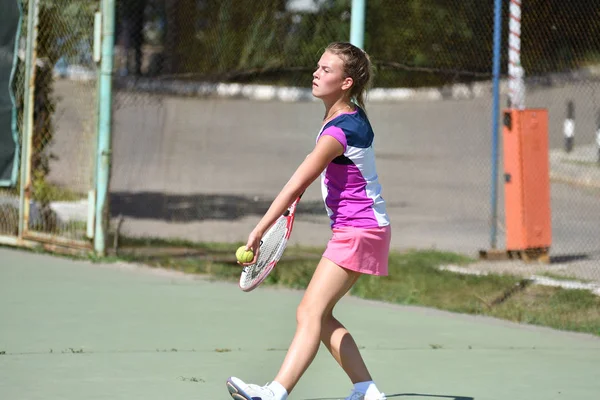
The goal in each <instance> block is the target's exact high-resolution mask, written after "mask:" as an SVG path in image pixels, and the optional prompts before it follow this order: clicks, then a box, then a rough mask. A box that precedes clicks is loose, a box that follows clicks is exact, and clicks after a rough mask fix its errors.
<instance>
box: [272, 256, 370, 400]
mask: <svg viewBox="0 0 600 400" xmlns="http://www.w3.org/2000/svg"><path fill="white" fill-rule="evenodd" d="M359 277H360V273H358V272H354V271H349V270H346V269H344V268H341V267H340V266H338V265H336V264H335V263H334V262H332V261H331V260H329V259H326V258H321V261H320V262H319V265H318V266H317V269H316V270H315V273H314V275H313V277H312V279H311V281H310V283H309V284H308V287H307V288H306V292H305V293H304V297H303V298H302V301H301V302H300V305H299V306H298V310H297V312H296V320H297V326H296V334H295V335H294V339H293V340H292V344H291V345H290V348H289V349H288V352H287V354H286V356H285V359H284V361H283V364H282V365H281V368H280V370H279V373H278V374H277V376H276V377H275V380H276V381H277V382H279V383H280V384H281V385H282V386H283V387H285V388H286V390H287V391H288V393H290V392H291V391H292V389H294V386H296V384H297V383H298V380H299V379H300V377H301V376H302V374H303V373H304V371H306V369H307V368H308V366H309V365H310V363H311V362H312V361H313V359H314V358H315V355H316V354H317V351H318V349H319V345H320V343H321V336H322V335H321V332H322V330H323V327H324V326H327V327H328V328H327V329H329V330H331V327H332V325H331V324H330V320H329V318H328V316H330V315H331V312H332V310H333V307H334V306H335V304H336V303H337V302H338V301H339V300H340V299H341V298H342V297H343V296H344V294H346V292H348V290H350V288H351V287H352V285H354V283H355V282H356V281H357V279H358V278H359ZM339 332H341V331H339V330H337V329H336V330H335V333H334V334H332V335H330V337H331V338H332V339H334V342H335V343H338V344H339V346H340V348H341V349H343V350H342V351H341V352H342V353H343V354H344V357H343V361H344V363H346V362H350V360H351V359H352V358H353V357H354V356H353V355H352V354H353V351H352V345H348V344H346V343H348V342H347V339H343V337H344V336H343V335H342V336H340V335H339ZM335 338H337V339H335ZM344 340H345V341H346V342H345V343H342V342H344ZM352 342H353V341H352ZM354 346H356V345H354ZM347 348H348V349H350V350H349V352H348V350H346V349H347ZM356 351H358V349H356ZM346 354H348V355H350V358H348V357H346ZM363 364H364V363H363ZM359 370H360V368H358V369H357V371H359ZM358 375H360V373H359V374H358ZM358 375H357V376H358ZM367 375H368V373H367Z"/></svg>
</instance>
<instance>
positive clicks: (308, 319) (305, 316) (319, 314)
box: [296, 301, 328, 325]
mask: <svg viewBox="0 0 600 400" xmlns="http://www.w3.org/2000/svg"><path fill="white" fill-rule="evenodd" d="M327 314H328V313H326V312H325V310H323V309H322V307H319V306H318V305H316V304H314V303H311V302H307V301H302V302H301V303H300V305H298V308H297V309H296V322H297V323H298V325H304V324H310V323H321V322H322V321H323V319H324V318H326V315H327Z"/></svg>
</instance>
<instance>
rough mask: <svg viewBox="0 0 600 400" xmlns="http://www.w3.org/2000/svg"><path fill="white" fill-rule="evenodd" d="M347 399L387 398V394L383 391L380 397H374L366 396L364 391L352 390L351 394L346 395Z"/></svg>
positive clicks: (378, 399) (383, 399)
mask: <svg viewBox="0 0 600 400" xmlns="http://www.w3.org/2000/svg"><path fill="white" fill-rule="evenodd" d="M345 400H387V397H385V394H383V393H380V394H379V396H378V397H373V396H369V397H366V396H365V394H364V393H361V392H357V391H355V390H352V393H350V396H348V397H346V399H345Z"/></svg>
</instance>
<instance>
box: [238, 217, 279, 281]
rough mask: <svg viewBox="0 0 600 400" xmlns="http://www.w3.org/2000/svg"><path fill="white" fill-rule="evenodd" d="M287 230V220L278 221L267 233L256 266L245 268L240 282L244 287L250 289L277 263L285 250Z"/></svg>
mask: <svg viewBox="0 0 600 400" xmlns="http://www.w3.org/2000/svg"><path fill="white" fill-rule="evenodd" d="M286 230H287V221H286V219H285V218H280V219H278V220H277V221H276V222H275V224H274V225H273V226H272V227H271V228H270V229H269V230H268V231H267V233H265V235H264V236H263V238H262V245H261V246H260V251H259V253H258V259H257V261H256V263H255V264H253V265H249V266H247V267H245V268H244V271H243V272H244V273H243V276H242V279H241V282H240V285H241V286H242V287H250V286H252V285H253V284H254V283H255V281H257V280H258V279H260V278H261V277H262V276H263V271H264V269H265V268H267V267H269V266H270V265H271V264H272V262H273V261H277V260H278V259H279V257H281V255H282V254H283V250H284V249H285V234H286Z"/></svg>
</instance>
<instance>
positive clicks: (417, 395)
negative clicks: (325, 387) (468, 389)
mask: <svg viewBox="0 0 600 400" xmlns="http://www.w3.org/2000/svg"><path fill="white" fill-rule="evenodd" d="M406 396H409V397H415V398H422V399H428V398H433V399H448V400H474V399H473V397H465V396H444V395H438V394H425V393H396V394H386V395H385V397H387V398H388V399H389V398H392V397H406ZM305 400H340V399H339V397H326V398H323V397H321V398H317V399H305Z"/></svg>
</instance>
